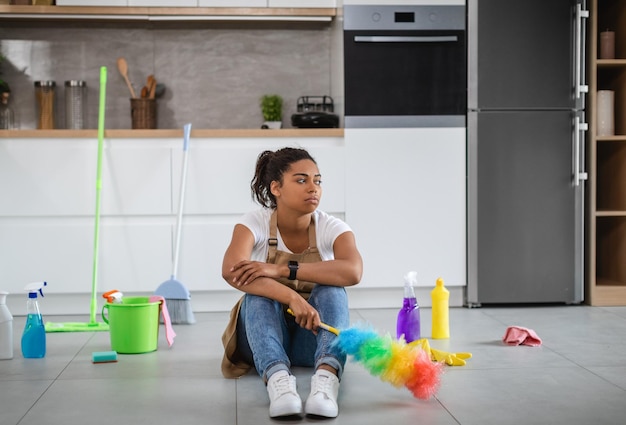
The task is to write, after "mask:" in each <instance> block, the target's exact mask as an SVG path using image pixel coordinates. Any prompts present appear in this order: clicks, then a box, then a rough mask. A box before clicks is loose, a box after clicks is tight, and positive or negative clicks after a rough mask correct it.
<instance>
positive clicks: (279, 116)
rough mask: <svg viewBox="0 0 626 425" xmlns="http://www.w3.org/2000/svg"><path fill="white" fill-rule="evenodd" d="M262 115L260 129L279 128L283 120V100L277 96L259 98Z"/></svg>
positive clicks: (269, 95)
mask: <svg viewBox="0 0 626 425" xmlns="http://www.w3.org/2000/svg"><path fill="white" fill-rule="evenodd" d="M261 112H262V113H263V119H264V120H265V122H264V123H263V127H262V128H280V127H281V126H282V120H283V98H282V97H280V96H279V95H277V94H266V95H263V96H262V97H261Z"/></svg>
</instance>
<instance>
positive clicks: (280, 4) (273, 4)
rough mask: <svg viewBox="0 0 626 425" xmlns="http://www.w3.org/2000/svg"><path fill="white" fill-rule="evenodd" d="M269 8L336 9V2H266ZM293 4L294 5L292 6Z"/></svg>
mask: <svg viewBox="0 0 626 425" xmlns="http://www.w3.org/2000/svg"><path fill="white" fill-rule="evenodd" d="M268 1H269V7H337V0H299V1H297V2H294V1H293V0H268ZM294 3H295V4H294Z"/></svg>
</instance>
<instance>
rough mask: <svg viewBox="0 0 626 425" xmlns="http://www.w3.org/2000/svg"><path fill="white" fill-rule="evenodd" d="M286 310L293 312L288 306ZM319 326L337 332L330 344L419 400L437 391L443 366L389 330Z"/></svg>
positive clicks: (321, 324) (372, 372)
mask: <svg viewBox="0 0 626 425" xmlns="http://www.w3.org/2000/svg"><path fill="white" fill-rule="evenodd" d="M287 312H288V313H290V314H292V315H293V312H292V311H291V309H288V310H287ZM320 327H321V328H322V329H325V330H327V331H328V332H331V333H333V334H335V335H337V337H338V338H337V339H336V340H335V341H334V344H335V345H336V346H338V347H339V348H340V349H341V350H342V351H343V352H344V353H346V354H347V355H350V356H353V358H354V360H356V361H358V362H360V363H362V364H363V366H364V367H365V368H366V369H367V370H368V371H369V372H370V373H371V374H372V375H374V376H378V377H379V378H380V379H381V380H382V381H385V382H389V383H391V384H392V385H394V386H395V387H398V388H399V387H402V386H405V387H406V388H407V389H409V391H411V393H413V396H414V397H416V398H420V399H423V400H427V399H429V398H430V397H431V396H433V395H435V393H436V392H437V388H438V387H439V383H440V375H441V371H442V367H443V366H442V364H441V363H434V362H432V361H431V359H430V353H427V352H426V351H425V350H423V349H422V348H421V347H419V346H418V345H416V344H407V343H406V342H404V340H402V339H401V340H393V339H392V338H391V336H390V335H389V334H387V335H385V336H379V335H378V334H377V333H376V332H375V331H374V330H373V329H371V328H363V327H356V326H353V327H350V328H348V329H344V330H342V331H339V330H338V329H336V328H333V327H332V326H329V325H327V324H325V323H320Z"/></svg>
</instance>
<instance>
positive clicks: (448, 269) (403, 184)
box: [345, 128, 467, 288]
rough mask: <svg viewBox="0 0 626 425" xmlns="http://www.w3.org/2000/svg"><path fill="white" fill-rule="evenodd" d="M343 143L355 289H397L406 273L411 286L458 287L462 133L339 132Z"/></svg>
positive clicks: (462, 250)
mask: <svg viewBox="0 0 626 425" xmlns="http://www.w3.org/2000/svg"><path fill="white" fill-rule="evenodd" d="M345 143H346V221H347V222H348V224H349V225H350V226H351V227H352V228H353V230H354V232H355V235H356V240H357V244H358V246H359V249H360V251H361V254H362V256H363V261H364V274H363V280H362V282H361V284H360V285H359V286H360V287H368V288H375V287H392V286H396V287H397V286H401V285H402V284H403V276H404V274H405V273H406V272H408V271H411V270H415V271H417V273H418V286H433V285H434V284H435V281H436V279H437V278H438V277H442V278H443V279H444V281H445V283H446V285H447V286H465V285H466V283H467V279H466V196H465V193H466V165H465V164H466V159H465V129H464V128H418V129H409V128H402V129H389V128H384V129H371V128H370V129H345Z"/></svg>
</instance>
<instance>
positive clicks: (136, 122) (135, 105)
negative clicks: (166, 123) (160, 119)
mask: <svg viewBox="0 0 626 425" xmlns="http://www.w3.org/2000/svg"><path fill="white" fill-rule="evenodd" d="M130 118H131V122H132V128H133V130H139V129H154V128H157V126H156V118H157V104H156V99H130Z"/></svg>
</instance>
